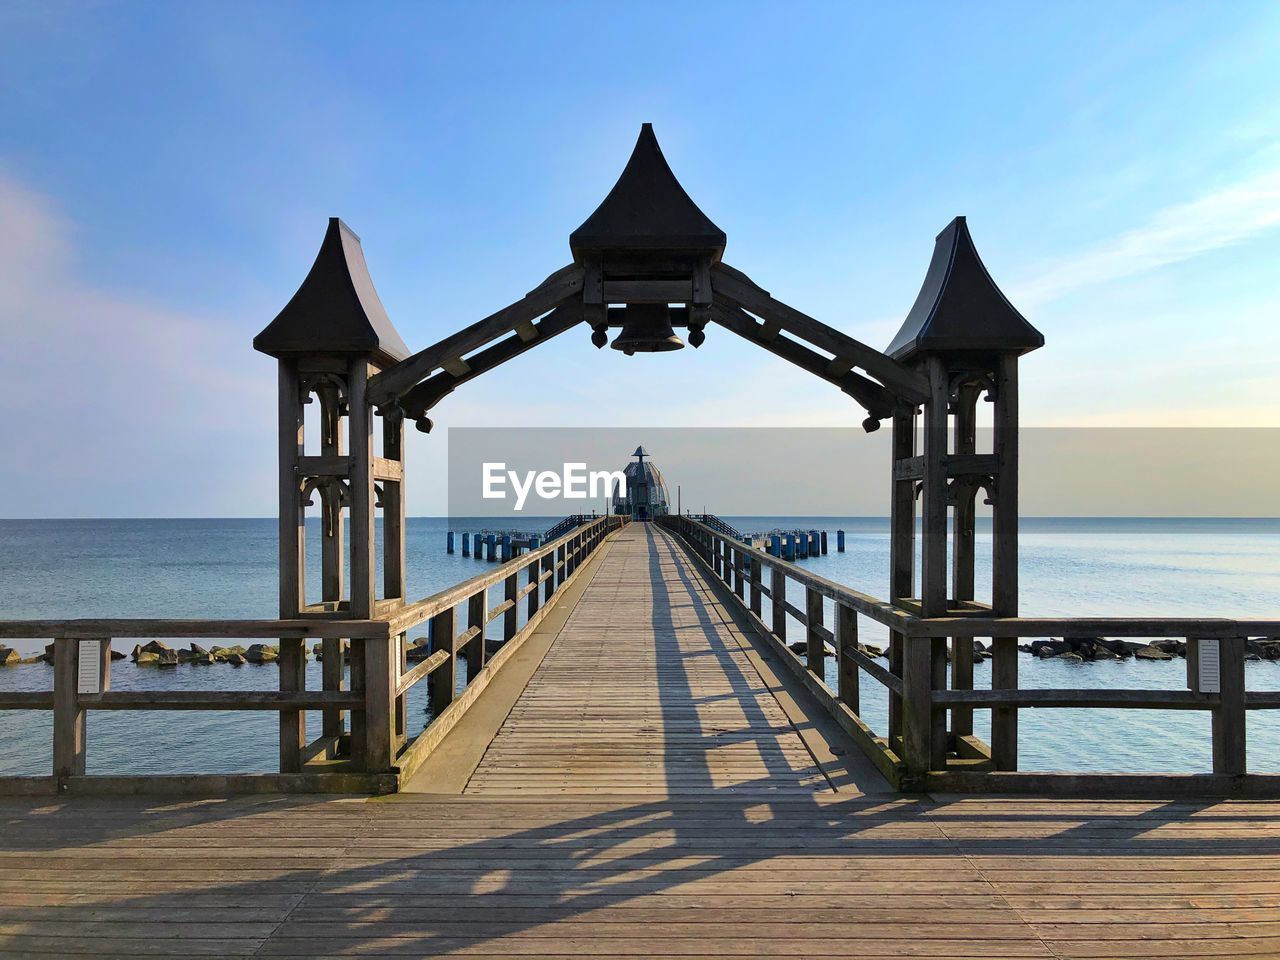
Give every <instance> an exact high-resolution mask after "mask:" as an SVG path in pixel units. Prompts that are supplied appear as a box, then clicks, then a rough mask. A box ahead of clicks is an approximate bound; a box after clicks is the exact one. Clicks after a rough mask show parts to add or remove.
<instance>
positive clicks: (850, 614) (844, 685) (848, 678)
mask: <svg viewBox="0 0 1280 960" xmlns="http://www.w3.org/2000/svg"><path fill="white" fill-rule="evenodd" d="M857 649H858V613H857V611H856V610H854V609H853V607H850V606H847V605H845V604H843V603H837V604H836V656H837V657H838V658H839V660H838V664H837V666H838V667H839V673H838V676H839V681H838V682H839V696H840V702H841V703H843V704H844V705H845V706H846V707H848V708H849V709H850V710H852V711H853V712H854V713H861V712H862V705H861V702H860V698H859V695H858V680H859V676H860V674H859V668H858V662H857V661H856V660H854V659H853V657H852V656H851V655H850V652H851V651H854V650H857Z"/></svg>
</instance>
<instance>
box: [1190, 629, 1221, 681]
mask: <svg viewBox="0 0 1280 960" xmlns="http://www.w3.org/2000/svg"><path fill="white" fill-rule="evenodd" d="M1199 647H1200V655H1199V659H1198V660H1197V661H1196V667H1197V668H1198V670H1199V679H1200V692H1201V693H1221V692H1222V642H1221V641H1220V640H1218V639H1216V638H1214V637H1204V638H1202V639H1201V640H1200V644H1199Z"/></svg>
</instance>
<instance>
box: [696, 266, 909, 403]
mask: <svg viewBox="0 0 1280 960" xmlns="http://www.w3.org/2000/svg"><path fill="white" fill-rule="evenodd" d="M711 285H712V287H713V288H714V290H715V294H716V297H717V299H724V300H727V301H729V302H730V303H732V304H734V305H735V306H738V307H741V308H742V309H744V310H748V311H750V312H751V313H754V314H755V315H756V316H757V317H760V318H761V319H763V320H772V321H774V322H775V323H777V324H778V325H779V326H780V327H782V329H784V330H786V331H788V332H789V333H792V334H795V335H796V336H798V337H801V338H802V339H804V340H807V341H808V342H809V343H811V344H813V345H814V346H815V347H817V348H818V349H819V350H825V351H827V352H828V353H830V354H833V355H835V356H837V357H848V358H850V359H851V360H852V361H853V362H854V363H856V364H857V365H858V366H859V367H861V368H862V369H863V370H865V371H867V373H868V374H870V375H871V376H872V377H874V378H875V379H877V380H879V381H880V382H881V383H882V384H884V386H885V387H886V388H888V390H889V391H890V392H891V393H893V394H894V395H895V396H896V397H898V398H899V399H901V400H902V401H904V402H906V403H916V404H918V403H924V402H925V400H927V399H928V397H929V384H928V382H927V381H926V380H925V378H923V377H922V376H921V375H920V374H918V373H916V372H914V371H911V370H908V369H907V368H906V367H904V366H903V365H902V364H900V363H898V361H896V360H893V359H891V358H890V357H887V356H885V355H884V354H883V353H881V352H880V351H879V350H876V349H875V348H873V347H869V346H867V345H866V344H865V343H860V342H859V341H857V340H855V339H853V337H850V336H848V335H847V334H844V333H841V332H840V331H839V330H836V329H834V328H833V327H829V326H827V325H826V324H825V323H822V322H820V321H818V320H815V319H813V317H810V316H807V315H805V314H803V313H801V312H800V311H799V310H796V309H795V308H794V307H790V306H788V305H787V304H785V303H782V302H780V301H778V300H775V299H774V298H773V297H771V296H770V295H769V292H768V291H767V290H763V289H761V288H760V287H759V286H757V285H756V284H755V283H754V282H753V281H752V280H751V278H750V277H748V276H747V275H746V274H744V273H741V272H740V271H738V270H735V269H734V268H733V267H730V266H729V265H728V264H725V263H719V264H716V265H715V266H713V267H712V268H711Z"/></svg>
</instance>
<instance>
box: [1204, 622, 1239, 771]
mask: <svg viewBox="0 0 1280 960" xmlns="http://www.w3.org/2000/svg"><path fill="white" fill-rule="evenodd" d="M1244 642H1245V641H1244V637H1224V638H1223V639H1222V640H1220V641H1219V643H1218V656H1219V657H1220V660H1219V663H1220V665H1221V680H1220V683H1221V691H1222V692H1221V693H1220V694H1219V704H1218V706H1217V707H1215V708H1214V709H1213V711H1212V712H1213V772H1214V773H1217V774H1223V775H1226V776H1233V777H1234V776H1240V775H1242V774H1244V773H1245V772H1247V770H1248V766H1247V763H1246V759H1245V739H1246V738H1245V719H1246V715H1245V687H1244Z"/></svg>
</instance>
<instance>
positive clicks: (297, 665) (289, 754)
mask: <svg viewBox="0 0 1280 960" xmlns="http://www.w3.org/2000/svg"><path fill="white" fill-rule="evenodd" d="M279 642H280V657H279V663H278V664H277V666H279V668H280V692H281V693H297V692H299V691H301V690H305V689H306V688H307V646H306V641H305V640H304V639H303V638H301V637H280V638H279ZM306 745H307V726H306V720H305V718H304V715H303V712H302V711H301V710H281V711H280V772H281V773H300V772H301V771H302V748H303V747H305V746H306Z"/></svg>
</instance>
